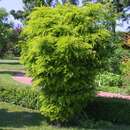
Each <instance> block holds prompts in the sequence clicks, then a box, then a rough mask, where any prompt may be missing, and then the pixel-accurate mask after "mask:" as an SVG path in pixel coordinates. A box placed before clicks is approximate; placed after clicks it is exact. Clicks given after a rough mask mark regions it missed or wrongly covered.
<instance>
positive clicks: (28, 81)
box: [12, 73, 32, 85]
mask: <svg viewBox="0 0 130 130" xmlns="http://www.w3.org/2000/svg"><path fill="white" fill-rule="evenodd" d="M12 78H13V79H14V80H15V81H17V82H20V83H23V84H27V85H32V78H30V77H27V76H25V75H24V74H23V73H17V74H16V75H15V76H12Z"/></svg>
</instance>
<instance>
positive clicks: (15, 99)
mask: <svg viewBox="0 0 130 130" xmlns="http://www.w3.org/2000/svg"><path fill="white" fill-rule="evenodd" d="M0 101H3V102H8V103H13V104H16V105H20V106H23V107H26V108H31V109H39V105H40V104H39V99H38V94H37V92H36V91H33V90H31V89H30V88H23V89H21V88H20V89H19V88H15V87H14V88H11V87H9V88H6V87H0Z"/></svg>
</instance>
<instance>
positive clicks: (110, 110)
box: [86, 97, 130, 124]
mask: <svg viewBox="0 0 130 130" xmlns="http://www.w3.org/2000/svg"><path fill="white" fill-rule="evenodd" d="M86 112H87V115H88V116H89V118H93V119H96V120H105V121H111V122H113V123H122V124H130V101H129V100H125V99H116V98H103V97H97V98H95V100H94V101H93V102H90V103H89V104H88V106H87V109H86Z"/></svg>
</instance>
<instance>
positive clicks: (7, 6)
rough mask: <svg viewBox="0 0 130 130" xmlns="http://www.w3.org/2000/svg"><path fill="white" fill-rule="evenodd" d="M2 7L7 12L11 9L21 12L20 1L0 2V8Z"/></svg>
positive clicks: (5, 0) (6, 0)
mask: <svg viewBox="0 0 130 130" xmlns="http://www.w3.org/2000/svg"><path fill="white" fill-rule="evenodd" d="M1 7H4V8H5V9H6V10H7V11H8V12H9V11H10V10H12V9H14V10H22V9H23V8H22V7H23V3H22V0H0V8H1Z"/></svg>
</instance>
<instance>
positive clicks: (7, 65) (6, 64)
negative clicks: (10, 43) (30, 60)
mask: <svg viewBox="0 0 130 130" xmlns="http://www.w3.org/2000/svg"><path fill="white" fill-rule="evenodd" d="M4 71H20V72H23V71H24V66H23V65H21V64H20V63H19V61H18V60H0V72H4Z"/></svg>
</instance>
